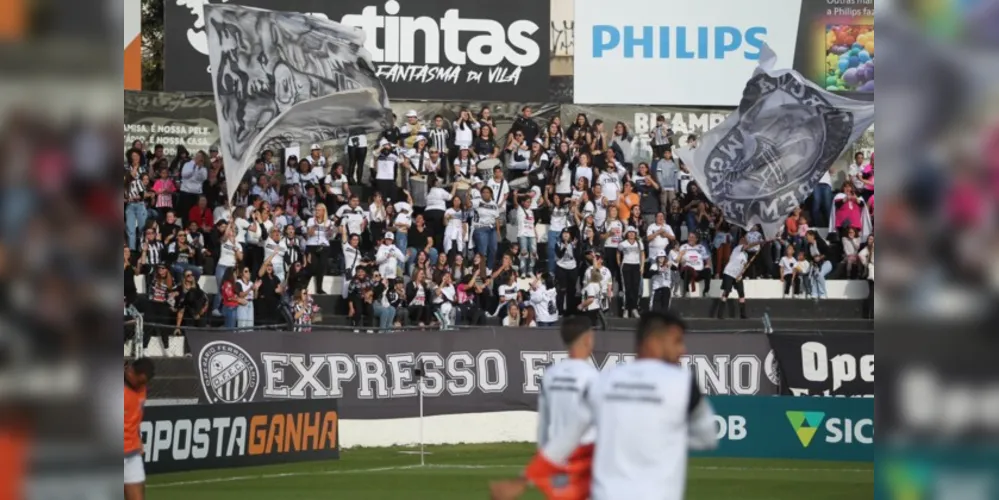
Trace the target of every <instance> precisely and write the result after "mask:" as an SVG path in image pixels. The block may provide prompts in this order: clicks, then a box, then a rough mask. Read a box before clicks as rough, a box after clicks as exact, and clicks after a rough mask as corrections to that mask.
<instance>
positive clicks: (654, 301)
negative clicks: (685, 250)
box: [645, 248, 679, 312]
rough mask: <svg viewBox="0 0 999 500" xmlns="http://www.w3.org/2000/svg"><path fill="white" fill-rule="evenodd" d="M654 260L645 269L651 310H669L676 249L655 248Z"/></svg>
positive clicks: (676, 254)
mask: <svg viewBox="0 0 999 500" xmlns="http://www.w3.org/2000/svg"><path fill="white" fill-rule="evenodd" d="M652 252H653V254H652V255H653V261H652V263H651V264H649V268H648V269H647V270H646V271H645V278H647V279H648V280H649V289H650V290H651V291H652V293H651V297H649V310H650V311H657V312H666V311H669V303H670V298H671V297H672V296H673V292H672V286H673V268H674V267H675V266H676V261H675V259H676V257H677V256H678V255H679V254H678V253H677V252H676V251H671V252H669V253H667V252H666V249H664V248H659V249H656V250H653V251H652Z"/></svg>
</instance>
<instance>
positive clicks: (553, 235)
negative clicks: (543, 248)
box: [547, 231, 562, 274]
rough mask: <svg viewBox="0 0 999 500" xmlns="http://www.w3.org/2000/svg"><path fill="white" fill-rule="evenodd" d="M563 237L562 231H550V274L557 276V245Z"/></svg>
mask: <svg viewBox="0 0 999 500" xmlns="http://www.w3.org/2000/svg"><path fill="white" fill-rule="evenodd" d="M561 237H562V232H561V231H548V245H547V246H548V272H549V273H551V274H555V245H557V244H558V240H559V238H561Z"/></svg>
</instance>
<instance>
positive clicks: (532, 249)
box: [517, 236, 538, 275]
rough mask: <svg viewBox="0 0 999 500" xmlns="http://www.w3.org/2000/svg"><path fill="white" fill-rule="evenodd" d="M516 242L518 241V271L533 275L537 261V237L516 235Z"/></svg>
mask: <svg viewBox="0 0 999 500" xmlns="http://www.w3.org/2000/svg"><path fill="white" fill-rule="evenodd" d="M517 242H518V243H520V272H521V273H522V274H529V275H533V274H534V266H535V265H536V264H537V263H538V238H536V237H529V236H518V237H517Z"/></svg>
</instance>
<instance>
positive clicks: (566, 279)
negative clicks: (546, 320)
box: [555, 227, 599, 315]
mask: <svg viewBox="0 0 999 500" xmlns="http://www.w3.org/2000/svg"><path fill="white" fill-rule="evenodd" d="M556 241H557V245H556V247H555V257H556V258H557V261H556V268H555V282H556V283H557V286H556V289H557V290H558V312H559V314H562V315H564V314H565V311H575V310H576V307H577V306H578V304H579V300H578V298H577V296H576V281H577V280H578V279H579V277H578V275H577V271H576V243H575V241H573V238H572V233H571V232H570V231H569V228H568V227H567V228H565V229H563V230H562V232H561V233H559V239H558V240H556ZM598 308H599V305H598Z"/></svg>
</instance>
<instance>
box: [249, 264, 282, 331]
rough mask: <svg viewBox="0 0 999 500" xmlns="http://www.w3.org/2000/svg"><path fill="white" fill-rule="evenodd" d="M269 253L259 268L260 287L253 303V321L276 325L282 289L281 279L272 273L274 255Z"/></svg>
mask: <svg viewBox="0 0 999 500" xmlns="http://www.w3.org/2000/svg"><path fill="white" fill-rule="evenodd" d="M276 255H277V254H271V256H270V258H268V259H267V260H266V261H265V262H264V265H263V266H262V267H261V268H260V272H259V273H258V276H259V277H260V288H259V289H257V295H256V298H255V299H254V303H253V313H254V323H255V324H257V325H277V324H280V323H282V319H281V311H280V307H281V293H282V292H283V291H284V288H283V285H282V284H281V280H280V279H279V278H278V277H277V275H276V274H274V257H275V256H276Z"/></svg>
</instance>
